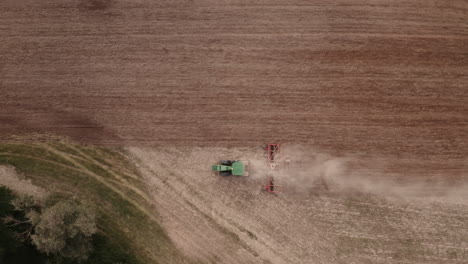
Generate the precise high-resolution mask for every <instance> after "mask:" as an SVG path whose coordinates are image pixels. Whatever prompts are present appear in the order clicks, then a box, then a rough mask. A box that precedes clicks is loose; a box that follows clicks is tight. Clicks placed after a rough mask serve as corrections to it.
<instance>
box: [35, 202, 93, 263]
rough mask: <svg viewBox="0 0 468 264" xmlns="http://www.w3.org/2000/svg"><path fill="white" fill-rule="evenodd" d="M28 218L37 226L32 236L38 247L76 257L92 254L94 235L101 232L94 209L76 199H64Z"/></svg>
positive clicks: (81, 258) (64, 255) (48, 251)
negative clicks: (98, 231) (98, 228)
mask: <svg viewBox="0 0 468 264" xmlns="http://www.w3.org/2000/svg"><path fill="white" fill-rule="evenodd" d="M28 217H29V219H30V221H31V224H32V225H33V226H34V234H32V235H31V239H32V242H33V244H34V245H36V247H37V249H38V250H40V251H42V252H44V253H47V254H56V255H59V256H63V257H66V258H72V259H76V260H84V259H86V258H87V257H88V255H89V253H90V252H91V249H92V247H91V246H92V245H91V239H92V235H93V234H95V233H96V232H97V227H96V215H95V213H94V211H93V210H92V209H91V208H89V207H88V206H85V205H83V204H79V203H78V202H76V201H74V200H61V201H58V202H57V203H55V204H54V205H52V206H50V207H47V208H45V209H43V210H42V212H41V213H40V214H28Z"/></svg>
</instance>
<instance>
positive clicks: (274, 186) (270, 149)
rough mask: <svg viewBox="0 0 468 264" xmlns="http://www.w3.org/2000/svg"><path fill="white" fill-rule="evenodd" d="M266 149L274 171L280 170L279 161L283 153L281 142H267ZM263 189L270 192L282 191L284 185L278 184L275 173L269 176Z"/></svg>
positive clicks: (270, 165) (269, 163) (269, 164)
mask: <svg viewBox="0 0 468 264" xmlns="http://www.w3.org/2000/svg"><path fill="white" fill-rule="evenodd" d="M265 150H266V152H267V159H268V166H269V167H270V169H271V170H272V171H278V170H279V169H280V163H279V162H278V161H279V158H280V155H281V152H280V144H267V145H266V147H265ZM272 174H273V173H272ZM263 189H264V190H265V191H267V192H269V193H281V192H282V191H283V187H282V186H280V185H278V183H277V181H275V178H274V177H273V175H270V176H268V182H267V183H266V184H265V185H264V186H263Z"/></svg>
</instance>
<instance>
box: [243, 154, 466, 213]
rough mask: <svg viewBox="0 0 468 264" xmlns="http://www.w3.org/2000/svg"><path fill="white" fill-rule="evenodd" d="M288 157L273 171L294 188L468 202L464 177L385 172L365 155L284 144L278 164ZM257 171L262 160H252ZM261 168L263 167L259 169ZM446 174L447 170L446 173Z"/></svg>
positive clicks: (378, 162)
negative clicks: (343, 154) (284, 166)
mask: <svg viewBox="0 0 468 264" xmlns="http://www.w3.org/2000/svg"><path fill="white" fill-rule="evenodd" d="M286 160H290V161H291V162H290V163H289V166H287V169H284V170H282V171H281V172H280V173H278V174H276V176H275V177H277V178H278V179H280V180H281V181H282V182H283V183H284V184H286V185H287V186H288V188H290V189H291V190H293V191H294V192H308V191H310V190H311V189H314V190H316V189H315V188H316V187H317V186H318V185H320V184H323V183H324V184H325V185H326V189H327V191H330V192H360V193H368V194H373V195H378V196H382V197H393V198H402V199H418V198H423V199H425V200H431V201H444V202H452V203H464V204H468V182H467V181H466V180H467V179H468V172H467V177H458V178H457V179H454V180H453V181H449V180H448V179H451V178H450V175H446V177H443V178H442V177H439V178H428V177H425V178H422V177H412V176H411V175H395V174H393V173H391V172H388V171H387V169H386V166H388V165H389V164H386V162H385V161H382V160H379V159H378V158H369V157H354V156H349V157H334V156H332V155H329V154H326V153H323V152H320V151H318V150H314V149H313V148H310V147H304V146H286V147H284V148H283V150H282V154H281V158H280V159H279V160H278V163H279V164H281V165H282V164H284V162H285V161H286ZM252 164H253V165H254V166H257V168H258V169H257V170H258V171H261V173H260V177H264V176H265V175H266V174H269V173H271V171H270V170H268V169H265V168H267V166H266V162H265V161H264V160H256V161H254V162H252ZM261 168H264V169H263V170H262V169H261ZM447 174H449V173H447Z"/></svg>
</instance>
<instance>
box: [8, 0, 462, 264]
mask: <svg viewBox="0 0 468 264" xmlns="http://www.w3.org/2000/svg"><path fill="white" fill-rule="evenodd" d="M312 2H313V3H312ZM467 17H468V3H467V2H466V1H464V0H453V1H426V0H410V1H408V0H406V1H403V0H390V1H367V0H352V1H344V0H343V1H340V0H335V1H325V0H319V1H302V0H272V1H259V0H258V1H242V0H226V1H215V0H200V1H188V0H171V1H169V0H167V1H166V0H160V1H126V0H80V1H71V0H65V1H63V0H44V1H32V0H25V1H13V0H6V1H1V3H0V43H1V45H0V95H1V96H0V139H1V140H5V139H8V138H10V137H11V136H12V135H20V134H29V133H31V132H47V133H51V134H58V135H65V136H70V137H72V138H73V139H75V140H78V141H81V142H89V143H97V144H104V145H124V146H129V145H131V146H134V148H132V149H131V151H132V153H133V154H134V155H135V156H136V157H138V159H139V161H138V162H140V163H141V166H142V170H144V171H145V173H146V175H147V177H148V180H149V181H150V182H152V184H151V185H150V188H156V189H155V190H154V198H155V203H157V205H158V206H159V208H160V211H161V217H162V218H163V219H165V220H164V221H165V224H166V226H167V227H168V232H170V235H171V237H172V238H173V239H174V240H175V241H176V242H177V244H178V245H179V246H180V247H181V248H183V249H184V250H185V251H186V252H191V254H192V255H193V256H195V257H197V258H199V259H202V260H206V261H212V262H213V263H222V262H225V263H235V262H236V260H238V259H240V260H241V261H240V262H241V263H249V262H250V263H259V262H261V261H263V262H265V263H268V262H271V263H385V262H392V261H393V263H394V262H395V261H400V262H402V263H403V262H411V263H414V262H424V263H447V261H453V262H455V261H460V263H462V260H463V259H466V256H467V253H466V248H468V246H467V245H468V244H467V243H468V242H467V241H466V237H468V236H466V232H463V230H468V229H467V228H466V223H465V222H466V221H465V222H463V219H464V218H463V216H466V206H461V207H457V206H460V205H453V204H451V203H448V202H443V203H442V204H436V205H431V206H425V205H420V206H416V205H415V204H413V203H412V202H411V203H410V204H406V203H404V202H402V201H397V202H389V201H387V200H383V201H382V200H379V199H380V198H375V197H374V196H372V198H367V197H364V198H362V197H360V196H359V197H358V198H349V197H344V198H343V197H341V195H343V194H339V197H338V198H337V197H335V196H330V197H328V196H326V197H323V196H320V195H318V197H317V196H314V194H312V196H310V195H309V194H304V193H302V194H301V195H299V196H298V197H295V196H291V197H289V196H286V197H284V196H282V197H276V198H273V199H272V198H271V197H268V196H263V195H262V194H260V193H259V188H258V186H259V183H257V182H255V181H256V179H255V178H249V179H244V180H242V182H241V183H239V181H235V180H234V179H220V178H216V177H207V174H206V173H207V171H206V170H207V168H209V165H210V164H211V163H212V162H214V161H215V160H217V159H219V158H220V157H219V156H220V155H221V156H223V155H224V156H226V158H230V157H231V156H230V155H233V153H232V152H235V153H237V154H236V155H238V156H239V155H242V154H241V153H242V152H243V151H246V153H251V154H252V155H256V154H254V153H256V151H258V148H249V149H237V148H234V149H229V150H228V149H223V148H219V149H217V148H213V147H216V146H218V147H224V146H228V147H254V146H255V147H257V146H259V145H261V144H263V143H265V142H268V141H274V142H279V143H284V144H299V145H306V146H313V148H314V149H318V150H319V151H318V153H327V155H328V154H330V155H332V156H334V157H344V158H345V159H346V158H347V157H352V158H353V161H352V162H351V163H352V164H349V168H350V169H351V170H352V168H358V169H360V170H366V168H367V170H368V171H367V172H366V173H365V174H366V175H367V176H369V175H374V176H375V177H384V178H385V177H392V179H393V178H395V181H402V182H403V183H406V182H409V181H411V179H413V178H418V179H419V178H420V177H422V178H424V180H426V179H427V180H431V179H434V178H437V179H443V180H444V181H447V182H455V181H456V180H459V179H460V178H463V177H464V176H466V175H467V171H468V165H467V164H468V145H467V144H468V143H467V142H468V119H467V117H468V85H467V83H468V20H467V19H466V18H467ZM141 146H152V147H157V148H160V147H161V146H174V148H172V149H171V148H169V149H156V150H154V149H141V148H138V147H141ZM183 146H184V147H183ZM185 146H186V147H185ZM196 146H198V147H209V148H208V150H210V149H211V148H213V149H211V150H212V151H213V152H206V151H205V150H202V149H197V148H193V147H196ZM186 152H187V153H186ZM161 153H162V154H161ZM194 155H195V156H194ZM245 155H246V154H245ZM195 157H198V158H199V159H194V158H195ZM249 158H250V157H249ZM174 160H175V161H179V162H181V163H174ZM194 160H195V161H194ZM194 162H196V164H195V163H194ZM188 165H191V166H192V167H189V166H188ZM152 166H153V167H152ZM171 166H175V167H177V168H178V169H177V170H176V171H172V172H171V169H170V168H172V167H171ZM193 168H196V170H197V172H194V171H193ZM158 173H160V174H158ZM166 173H168V174H167V175H166ZM171 173H172V174H171ZM155 175H156V176H155ZM164 175H166V176H164ZM252 181H254V182H252ZM159 185H162V186H166V187H167V188H162V187H158V186H159ZM200 186H202V187H203V188H200ZM158 188H159V189H158ZM379 188H381V189H382V188H384V187H379ZM444 188H445V187H444ZM445 190H451V189H445ZM373 195H374V194H373ZM423 196H424V195H423ZM168 197H172V198H173V200H174V202H173V203H171V202H169V201H170V199H172V198H168ZM340 197H341V198H340ZM350 199H351V201H350ZM369 199H371V200H372V201H371V202H369V203H368V202H366V201H367V200H369ZM412 199H413V198H412ZM465 200H466V199H465ZM379 215H380V216H379ZM192 217H193V218H192ZM379 224H380V225H379ZM395 230H397V231H398V230H399V231H398V232H400V233H398V232H397V231H395ZM460 230H461V231H460ZM444 232H445V233H444ZM185 236H190V237H192V238H194V240H191V241H186V242H185V243H183V242H181V241H183V240H184V237H185ZM318 241H319V242H318ZM223 245H229V246H223ZM230 245H232V246H230ZM385 245H390V246H389V248H386V247H385ZM426 256H428V257H426ZM348 260H349V261H348Z"/></svg>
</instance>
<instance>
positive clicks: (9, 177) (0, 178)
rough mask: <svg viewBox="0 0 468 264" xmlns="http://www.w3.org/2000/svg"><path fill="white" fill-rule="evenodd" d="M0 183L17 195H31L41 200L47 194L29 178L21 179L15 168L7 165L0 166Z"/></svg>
mask: <svg viewBox="0 0 468 264" xmlns="http://www.w3.org/2000/svg"><path fill="white" fill-rule="evenodd" d="M0 185H3V186H5V187H7V188H9V189H11V190H13V191H14V192H16V193H17V194H19V195H31V196H32V197H34V198H35V199H37V200H43V199H44V198H45V196H46V195H47V192H46V190H44V189H43V188H41V187H39V186H36V185H34V184H33V183H32V182H31V180H27V179H23V178H22V177H21V176H20V175H18V173H17V172H16V170H15V168H13V167H9V166H0Z"/></svg>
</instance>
